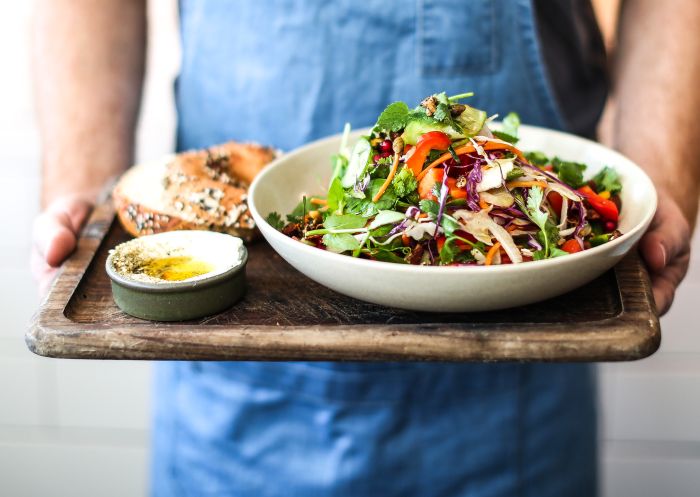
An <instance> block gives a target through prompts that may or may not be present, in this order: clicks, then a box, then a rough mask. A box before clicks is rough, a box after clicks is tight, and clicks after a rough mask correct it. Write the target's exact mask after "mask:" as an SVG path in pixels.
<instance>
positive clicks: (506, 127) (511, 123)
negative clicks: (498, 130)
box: [502, 112, 520, 139]
mask: <svg viewBox="0 0 700 497" xmlns="http://www.w3.org/2000/svg"><path fill="white" fill-rule="evenodd" d="M519 129H520V116H519V115H518V114H516V113H515V112H509V113H508V115H507V116H506V117H504V118H503V128H502V130H503V132H504V133H508V134H509V135H510V136H515V137H516V139H517V136H518V130H519Z"/></svg>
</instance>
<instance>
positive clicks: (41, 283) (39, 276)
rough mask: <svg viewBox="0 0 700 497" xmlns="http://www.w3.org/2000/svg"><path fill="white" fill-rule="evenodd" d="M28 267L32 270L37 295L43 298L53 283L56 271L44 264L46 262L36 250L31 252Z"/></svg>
mask: <svg viewBox="0 0 700 497" xmlns="http://www.w3.org/2000/svg"><path fill="white" fill-rule="evenodd" d="M30 266H31V270H32V276H34V280H35V281H36V282H37V284H38V291H39V295H40V296H41V297H43V296H44V295H46V294H47V293H48V291H49V288H50V287H51V283H52V282H53V279H54V277H55V276H56V273H57V272H58V269H57V268H55V267H51V266H49V265H48V264H47V263H46V260H45V259H44V258H43V256H41V255H40V254H39V252H38V250H37V249H36V248H35V249H34V250H32V254H31V258H30Z"/></svg>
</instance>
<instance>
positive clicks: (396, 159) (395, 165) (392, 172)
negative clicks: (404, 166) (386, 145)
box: [372, 154, 400, 204]
mask: <svg viewBox="0 0 700 497" xmlns="http://www.w3.org/2000/svg"><path fill="white" fill-rule="evenodd" d="M399 157H400V154H394V163H393V164H392V165H391V170H390V171H389V176H387V177H386V181H384V184H383V185H382V187H381V188H380V189H379V191H378V192H377V194H376V195H375V196H374V198H373V199H372V202H374V203H375V204H376V203H377V202H379V199H380V198H382V195H384V192H385V191H386V189H387V188H389V185H390V184H391V181H392V180H393V179H394V175H395V174H396V170H397V169H398V168H399Z"/></svg>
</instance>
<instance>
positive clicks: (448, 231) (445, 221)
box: [440, 213, 460, 236]
mask: <svg viewBox="0 0 700 497" xmlns="http://www.w3.org/2000/svg"><path fill="white" fill-rule="evenodd" d="M440 225H441V226H442V230H443V231H444V232H445V235H447V236H452V234H454V232H455V231H457V230H458V229H460V225H459V222H458V221H457V220H456V219H455V218H453V217H452V216H450V215H447V214H445V213H443V214H442V219H440Z"/></svg>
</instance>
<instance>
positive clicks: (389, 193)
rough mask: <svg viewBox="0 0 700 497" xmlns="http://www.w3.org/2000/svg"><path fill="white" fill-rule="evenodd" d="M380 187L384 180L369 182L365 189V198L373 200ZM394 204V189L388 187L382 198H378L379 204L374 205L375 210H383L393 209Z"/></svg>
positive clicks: (378, 179)
mask: <svg viewBox="0 0 700 497" xmlns="http://www.w3.org/2000/svg"><path fill="white" fill-rule="evenodd" d="M382 185H384V180H383V179H381V178H377V179H373V180H371V181H370V182H369V186H368V187H367V192H366V194H367V197H369V199H372V198H374V197H375V196H376V195H377V193H378V192H379V190H380V189H381V187H382ZM370 201H371V200H370ZM395 203H396V193H395V192H394V187H393V186H391V185H389V188H387V189H386V191H385V192H384V195H382V198H380V199H379V202H377V203H376V204H374V205H375V207H376V208H377V210H385V209H391V208H393V207H394V204H395Z"/></svg>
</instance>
